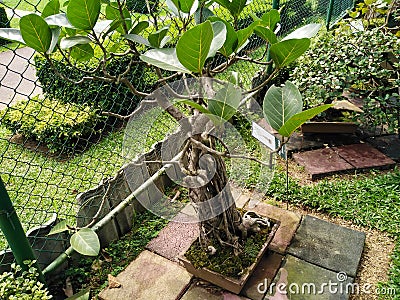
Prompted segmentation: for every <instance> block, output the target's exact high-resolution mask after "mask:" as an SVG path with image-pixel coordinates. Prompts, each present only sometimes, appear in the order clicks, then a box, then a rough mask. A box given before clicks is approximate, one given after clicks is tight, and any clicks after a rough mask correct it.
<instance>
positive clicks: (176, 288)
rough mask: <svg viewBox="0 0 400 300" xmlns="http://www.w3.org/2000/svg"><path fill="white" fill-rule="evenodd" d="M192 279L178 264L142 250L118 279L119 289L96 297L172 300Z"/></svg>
mask: <svg viewBox="0 0 400 300" xmlns="http://www.w3.org/2000/svg"><path fill="white" fill-rule="evenodd" d="M191 278H192V275H190V274H189V273H188V272H187V271H186V270H185V269H184V268H182V267H181V266H179V265H178V264H177V263H174V262H171V261H170V260H168V259H165V258H163V257H161V256H159V255H157V254H154V253H152V252H150V251H143V252H142V253H141V254H140V255H139V256H138V257H137V258H136V260H134V261H133V262H132V263H131V264H130V265H129V266H128V267H127V268H126V269H125V270H124V271H123V272H122V273H120V274H119V275H118V276H117V278H116V279H117V281H118V282H119V283H121V284H122V286H121V287H120V288H112V289H111V288H109V287H108V288H106V289H104V290H103V291H102V292H101V293H100V294H99V295H98V297H99V299H102V300H116V299H120V300H122V299H135V300H149V299H163V300H175V299H176V298H177V296H178V295H179V294H181V293H183V292H184V290H185V289H186V288H187V286H188V285H189V282H190V280H191Z"/></svg>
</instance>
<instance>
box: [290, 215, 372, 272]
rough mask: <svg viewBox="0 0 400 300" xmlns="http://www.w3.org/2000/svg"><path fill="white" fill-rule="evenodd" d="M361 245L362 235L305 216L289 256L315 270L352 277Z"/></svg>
mask: <svg viewBox="0 0 400 300" xmlns="http://www.w3.org/2000/svg"><path fill="white" fill-rule="evenodd" d="M364 243H365V233H363V232H360V231H356V230H352V229H349V228H346V227H343V226H339V225H336V224H333V223H330V222H327V221H324V220H321V219H318V218H315V217H312V216H305V217H303V219H302V222H301V224H300V227H299V229H298V230H297V232H296V235H295V236H294V238H293V240H292V243H291V245H290V247H289V248H288V253H289V254H291V255H293V256H296V257H298V258H300V259H303V260H305V261H307V262H309V263H312V264H315V265H317V266H320V267H323V268H326V269H329V270H332V271H335V272H337V273H338V272H345V273H346V274H347V275H349V276H351V277H355V276H356V273H357V268H358V264H359V262H360V259H361V255H362V251H363V249H364Z"/></svg>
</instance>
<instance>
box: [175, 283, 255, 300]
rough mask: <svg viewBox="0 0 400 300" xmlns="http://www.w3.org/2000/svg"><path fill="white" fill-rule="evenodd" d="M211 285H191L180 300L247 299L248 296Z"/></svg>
mask: <svg viewBox="0 0 400 300" xmlns="http://www.w3.org/2000/svg"><path fill="white" fill-rule="evenodd" d="M210 287H214V286H212V285H210V286H209V288H205V287H202V286H196V285H192V286H191V287H190V288H189V289H188V291H187V292H186V293H185V294H184V295H183V297H182V298H180V300H249V298H246V297H243V296H238V295H234V294H231V293H229V292H227V291H223V290H219V289H218V288H210Z"/></svg>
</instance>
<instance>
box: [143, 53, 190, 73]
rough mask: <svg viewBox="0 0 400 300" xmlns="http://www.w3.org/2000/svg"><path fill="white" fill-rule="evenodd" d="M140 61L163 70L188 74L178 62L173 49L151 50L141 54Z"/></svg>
mask: <svg viewBox="0 0 400 300" xmlns="http://www.w3.org/2000/svg"><path fill="white" fill-rule="evenodd" d="M140 59H141V60H143V61H144V62H146V63H148V64H150V65H153V66H156V67H159V68H161V69H163V70H167V71H173V72H183V73H190V72H189V70H188V69H186V68H185V67H184V66H183V65H182V64H181V63H180V61H179V60H178V57H177V55H176V49H175V48H164V49H151V50H149V51H147V52H146V53H144V54H142V55H141V56H140Z"/></svg>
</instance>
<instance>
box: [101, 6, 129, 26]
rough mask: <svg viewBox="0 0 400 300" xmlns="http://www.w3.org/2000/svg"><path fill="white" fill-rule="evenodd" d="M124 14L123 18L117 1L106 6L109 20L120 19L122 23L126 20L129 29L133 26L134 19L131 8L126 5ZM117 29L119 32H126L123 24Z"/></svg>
mask: <svg viewBox="0 0 400 300" xmlns="http://www.w3.org/2000/svg"><path fill="white" fill-rule="evenodd" d="M122 15H123V18H121V14H120V12H119V9H118V4H117V2H110V4H109V5H107V6H106V18H107V19H108V20H120V21H121V24H123V22H125V26H126V29H127V30H128V31H129V30H130V29H131V28H132V19H131V14H130V12H129V10H128V9H127V8H126V7H124V8H123V9H122ZM117 31H118V32H119V33H125V29H124V27H123V25H121V26H119V27H117Z"/></svg>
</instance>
